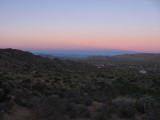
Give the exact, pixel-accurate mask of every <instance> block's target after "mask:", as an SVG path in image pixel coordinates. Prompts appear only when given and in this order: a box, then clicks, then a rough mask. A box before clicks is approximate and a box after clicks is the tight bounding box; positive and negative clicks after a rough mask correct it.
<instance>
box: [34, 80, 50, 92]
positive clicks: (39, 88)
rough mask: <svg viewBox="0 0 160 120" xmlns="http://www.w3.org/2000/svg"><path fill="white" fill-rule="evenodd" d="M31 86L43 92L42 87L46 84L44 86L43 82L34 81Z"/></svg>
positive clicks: (44, 87)
mask: <svg viewBox="0 0 160 120" xmlns="http://www.w3.org/2000/svg"><path fill="white" fill-rule="evenodd" d="M32 88H33V89H34V90H37V91H39V92H43V91H44V89H46V88H47V86H46V84H45V83H42V82H37V83H35V84H34V85H33V86H32Z"/></svg>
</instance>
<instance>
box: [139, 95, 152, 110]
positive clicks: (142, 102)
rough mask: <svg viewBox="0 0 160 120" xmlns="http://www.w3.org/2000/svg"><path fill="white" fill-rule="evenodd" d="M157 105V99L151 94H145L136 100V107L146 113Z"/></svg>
mask: <svg viewBox="0 0 160 120" xmlns="http://www.w3.org/2000/svg"><path fill="white" fill-rule="evenodd" d="M154 105H155V100H154V99H153V98H152V97H151V96H144V97H142V98H139V99H138V100H137V101H136V108H137V110H138V112H140V113H146V112H147V111H148V110H149V109H151V108H152V107H153V106H154Z"/></svg>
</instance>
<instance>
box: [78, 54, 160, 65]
mask: <svg viewBox="0 0 160 120" xmlns="http://www.w3.org/2000/svg"><path fill="white" fill-rule="evenodd" d="M81 61H84V62H89V63H95V64H96V63H97V64H99V63H101V64H160V54H158V53H157V54H156V53H137V54H124V55H116V56H90V57H86V58H84V59H81Z"/></svg>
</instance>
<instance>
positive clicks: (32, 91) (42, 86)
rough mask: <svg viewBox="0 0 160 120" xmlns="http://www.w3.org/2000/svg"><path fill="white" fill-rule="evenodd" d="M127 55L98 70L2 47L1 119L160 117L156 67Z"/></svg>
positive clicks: (140, 119)
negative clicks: (130, 62) (131, 63)
mask: <svg viewBox="0 0 160 120" xmlns="http://www.w3.org/2000/svg"><path fill="white" fill-rule="evenodd" d="M125 56H127V57H126V58H125V60H127V62H126V63H125V62H124V63H123V64H114V65H108V66H105V67H101V68H100V67H99V66H98V67H97V66H96V65H94V64H90V63H86V62H81V61H79V62H78V61H72V60H61V59H57V58H55V59H48V58H44V57H40V56H36V55H33V54H31V53H29V52H25V51H20V50H15V49H0V120H8V119H13V120H16V119H20V120H53V119H54V120H80V119H81V120H122V119H123V120H130V119H135V120H144V119H145V120H159V119H160V116H159V115H160V113H159V112H160V109H159V108H160V107H159V106H160V87H159V86H160V79H159V78H160V65H159V64H158V63H156V62H155V61H150V62H152V63H154V64H150V65H149V64H146V63H143V64H139V63H138V64H136V65H134V64H133V65H128V61H129V59H130V60H133V58H132V57H133V56H132V55H131V57H130V55H125ZM142 56H143V55H142ZM115 57H118V58H119V59H116V58H114V57H113V61H111V62H113V63H116V61H117V62H118V63H122V61H121V56H115ZM104 58H105V57H104ZM106 58H107V59H108V57H106ZM138 58H143V57H141V55H139V57H138ZM109 59H110V58H109ZM123 59H124V57H123ZM156 59H158V58H156ZM150 60H151V59H150ZM146 61H149V59H148V60H146ZM100 63H101V62H100ZM136 63H137V62H136ZM101 64H103V63H101ZM140 70H145V71H146V72H145V73H143V72H142V73H141V72H139V71H140Z"/></svg>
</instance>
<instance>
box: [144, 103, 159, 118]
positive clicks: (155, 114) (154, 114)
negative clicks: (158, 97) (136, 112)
mask: <svg viewBox="0 0 160 120" xmlns="http://www.w3.org/2000/svg"><path fill="white" fill-rule="evenodd" d="M147 120H160V104H159V103H157V104H156V105H154V106H152V108H151V109H149V110H148V112H147Z"/></svg>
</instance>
